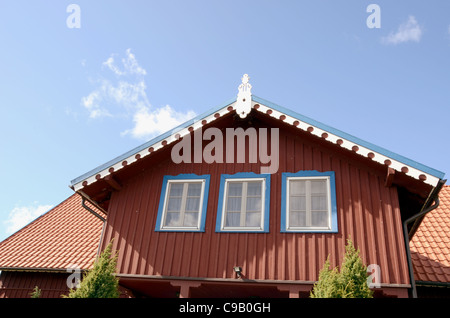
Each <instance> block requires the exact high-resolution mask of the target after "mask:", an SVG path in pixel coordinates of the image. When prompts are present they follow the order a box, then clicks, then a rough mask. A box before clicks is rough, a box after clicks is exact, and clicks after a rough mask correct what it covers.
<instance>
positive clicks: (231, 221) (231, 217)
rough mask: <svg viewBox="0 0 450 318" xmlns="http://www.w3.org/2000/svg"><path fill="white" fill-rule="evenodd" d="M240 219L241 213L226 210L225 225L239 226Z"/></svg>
mask: <svg viewBox="0 0 450 318" xmlns="http://www.w3.org/2000/svg"><path fill="white" fill-rule="evenodd" d="M240 220H241V213H231V212H228V213H227V215H226V220H225V226H227V227H231V226H233V227H236V226H240Z"/></svg>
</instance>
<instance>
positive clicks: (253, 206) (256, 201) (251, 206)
mask: <svg viewBox="0 0 450 318" xmlns="http://www.w3.org/2000/svg"><path fill="white" fill-rule="evenodd" d="M246 211H247V212H251V211H255V212H260V211H261V198H258V197H254V198H247V210H246Z"/></svg>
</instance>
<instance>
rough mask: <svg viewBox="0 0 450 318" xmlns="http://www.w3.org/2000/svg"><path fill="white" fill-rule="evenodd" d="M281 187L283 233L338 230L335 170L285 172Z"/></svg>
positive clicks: (334, 231)
mask: <svg viewBox="0 0 450 318" xmlns="http://www.w3.org/2000/svg"><path fill="white" fill-rule="evenodd" d="M281 187H282V189H281V192H282V196H281V198H282V199H281V232H318V233H326V232H328V233H337V232H338V224H337V207H336V185H335V176H334V171H327V172H318V171H299V172H296V173H288V172H286V173H283V174H282V186H281Z"/></svg>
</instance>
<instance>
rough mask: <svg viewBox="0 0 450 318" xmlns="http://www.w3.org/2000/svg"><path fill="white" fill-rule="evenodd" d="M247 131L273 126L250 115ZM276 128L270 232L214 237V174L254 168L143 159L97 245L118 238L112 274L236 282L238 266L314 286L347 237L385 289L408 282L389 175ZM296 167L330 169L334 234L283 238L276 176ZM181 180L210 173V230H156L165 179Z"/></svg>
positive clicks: (338, 257)
mask: <svg viewBox="0 0 450 318" xmlns="http://www.w3.org/2000/svg"><path fill="white" fill-rule="evenodd" d="M243 124H244V123H243ZM216 125H217V124H216ZM233 125H236V122H232V121H231V118H229V119H224V120H223V121H221V122H220V126H216V127H219V128H224V127H232V126H233ZM253 125H255V127H268V128H270V126H269V125H272V127H275V126H274V125H278V123H276V122H274V121H270V122H266V121H265V119H263V118H255V119H254V123H253ZM279 125H280V126H277V127H279V128H280V142H279V150H280V161H279V169H278V173H275V174H272V176H271V197H270V232H269V233H216V232H215V225H216V215H217V204H218V195H219V183H220V175H221V174H234V173H237V172H255V173H259V172H260V164H259V163H255V164H249V163H245V164H239V163H237V164H215V163H214V164H206V163H205V164H184V163H181V164H175V163H173V162H172V160H171V158H170V149H169V150H165V152H164V153H162V154H161V155H159V156H158V155H155V156H154V157H151V156H150V157H151V158H149V159H146V160H147V161H146V163H145V165H144V166H143V167H142V171H141V172H140V173H139V174H137V175H135V176H133V177H132V178H129V179H127V180H121V182H122V185H123V186H122V189H121V190H120V191H116V192H114V193H113V194H112V197H111V201H110V204H109V209H108V216H107V222H106V227H105V230H104V235H103V247H104V246H105V244H106V243H108V242H109V241H110V240H111V239H113V238H114V246H113V247H114V248H115V249H118V250H119V259H118V272H119V273H126V274H138V275H164V276H182V277H207V278H235V273H234V272H233V266H241V267H242V269H243V274H244V275H245V277H246V278H248V279H260V280H296V281H307V282H312V281H315V280H317V278H318V273H319V270H320V269H321V268H322V266H323V264H324V262H325V260H326V258H327V256H328V255H330V261H331V265H332V266H335V265H338V264H339V263H340V262H341V261H342V257H343V255H344V247H345V244H346V239H347V238H348V237H349V236H351V238H352V240H353V242H354V244H355V246H356V247H357V248H359V249H360V251H361V256H362V258H363V261H364V262H365V263H366V264H367V265H368V264H378V265H379V266H380V269H381V283H383V284H384V283H386V284H409V278H408V267H407V261H406V253H405V248H404V240H403V234H402V226H401V220H400V208H399V201H398V195H397V189H396V188H395V187H385V185H384V184H385V180H384V177H385V174H384V173H385V170H381V169H380V170H378V169H373V166H371V165H370V164H368V163H367V162H366V161H365V159H363V160H362V159H359V158H357V156H355V155H352V154H351V153H350V152H348V153H346V152H345V151H342V150H337V149H336V146H334V145H331V144H329V143H328V142H326V141H322V140H320V139H319V138H315V137H312V136H311V135H309V134H306V133H302V132H300V131H299V130H298V129H296V130H295V131H294V130H291V129H290V128H288V127H285V126H282V125H283V124H281V123H280V124H279ZM244 128H245V127H244ZM294 132H295V133H294ZM152 158H153V159H152ZM156 159H157V160H158V161H155V160H156ZM367 160H369V159H367ZM300 170H317V171H334V172H335V177H336V198H337V213H338V230H339V232H338V233H335V234H331V233H329V234H320V233H319V234H317V233H280V218H281V212H280V206H281V201H280V200H281V173H282V172H297V171H300ZM181 173H195V174H198V175H202V174H209V175H210V176H211V179H210V190H209V199H208V207H207V215H206V231H205V232H203V233H168V232H155V230H154V229H155V222H156V216H157V211H158V204H159V198H160V194H161V187H162V181H163V177H164V175H178V174H181Z"/></svg>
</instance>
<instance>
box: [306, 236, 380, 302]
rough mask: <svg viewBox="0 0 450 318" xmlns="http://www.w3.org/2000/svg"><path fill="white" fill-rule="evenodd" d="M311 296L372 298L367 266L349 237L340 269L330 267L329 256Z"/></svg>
mask: <svg viewBox="0 0 450 318" xmlns="http://www.w3.org/2000/svg"><path fill="white" fill-rule="evenodd" d="M310 297H311V298H372V297H373V292H372V291H371V290H370V288H369V286H368V284H367V267H366V266H365V265H364V264H363V262H362V260H361V258H360V256H359V249H358V250H356V249H355V247H354V246H353V242H352V241H351V240H350V239H348V240H347V245H346V246H345V255H344V260H343V262H342V265H341V268H340V271H339V269H338V267H335V268H334V269H331V268H330V261H329V258H327V260H326V262H325V264H324V266H323V268H322V269H321V270H320V272H319V280H318V281H317V282H316V283H315V284H314V287H313V290H312V291H311V294H310Z"/></svg>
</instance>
